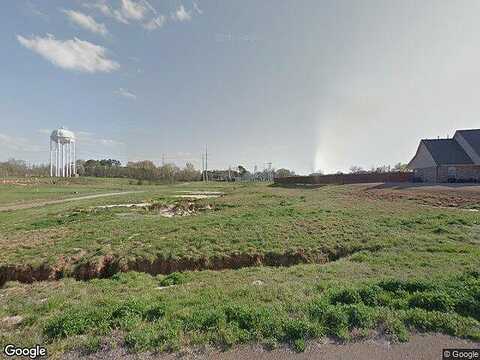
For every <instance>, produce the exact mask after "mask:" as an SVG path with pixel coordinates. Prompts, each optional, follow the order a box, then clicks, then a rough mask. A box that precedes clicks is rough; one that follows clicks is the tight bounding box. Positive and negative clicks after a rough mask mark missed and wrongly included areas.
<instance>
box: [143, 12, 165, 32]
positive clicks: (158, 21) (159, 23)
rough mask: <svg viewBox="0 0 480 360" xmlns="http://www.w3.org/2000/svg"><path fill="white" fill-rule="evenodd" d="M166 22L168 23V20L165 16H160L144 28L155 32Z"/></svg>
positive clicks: (144, 25)
mask: <svg viewBox="0 0 480 360" xmlns="http://www.w3.org/2000/svg"><path fill="white" fill-rule="evenodd" d="M166 21H167V18H166V17H165V16H163V15H160V16H157V17H155V18H153V19H152V20H150V21H149V22H147V23H145V24H143V27H144V28H145V29H147V30H155V29H158V28H161V27H162V26H163V25H164V24H165V22H166Z"/></svg>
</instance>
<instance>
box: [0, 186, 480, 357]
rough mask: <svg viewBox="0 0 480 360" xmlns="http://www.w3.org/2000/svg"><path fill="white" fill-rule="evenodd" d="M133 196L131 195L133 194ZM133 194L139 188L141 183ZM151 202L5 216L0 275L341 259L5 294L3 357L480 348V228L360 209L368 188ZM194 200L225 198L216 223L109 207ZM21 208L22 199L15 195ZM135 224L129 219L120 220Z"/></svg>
mask: <svg viewBox="0 0 480 360" xmlns="http://www.w3.org/2000/svg"><path fill="white" fill-rule="evenodd" d="M129 186H130V185H127V186H126V188H128V187H129ZM132 186H133V185H132ZM135 188H137V189H138V188H140V189H142V190H144V191H145V192H144V193H136V194H129V195H122V196H119V197H115V198H101V199H92V200H84V201H80V202H75V203H66V204H56V205H49V206H45V207H42V208H35V209H26V210H16V211H12V212H5V213H1V212H0V246H1V248H2V252H1V253H0V263H5V264H7V263H10V264H41V263H45V262H46V263H49V264H55V262H56V261H58V258H59V257H60V256H64V257H68V256H77V257H78V259H77V260H75V261H77V262H78V263H83V262H87V261H94V260H95V259H97V258H99V257H101V256H102V255H113V256H115V257H116V258H119V259H133V258H148V259H155V258H158V257H163V258H168V257H172V258H182V257H188V258H211V257H214V256H222V255H225V254H232V253H250V254H262V253H270V252H278V253H285V252H289V251H303V252H305V253H307V254H310V253H314V252H334V253H338V254H343V255H344V256H343V257H342V258H340V259H339V260H338V261H335V262H331V263H329V264H326V265H315V264H306V265H297V266H292V267H289V268H281V267H280V268H271V267H256V268H244V269H239V270H225V271H216V272H215V271H201V272H185V273H173V274H170V275H168V276H162V275H158V276H151V275H148V274H141V273H135V272H129V273H121V274H116V275H114V276H113V277H112V278H110V279H95V280H91V281H88V282H79V281H75V280H73V279H63V280H61V281H57V282H41V283H35V284H31V285H27V284H19V283H12V282H11V283H7V285H6V286H5V287H4V288H3V289H1V290H0V295H1V296H0V319H2V318H4V317H7V316H14V315H19V316H22V318H23V321H22V322H21V324H20V325H17V326H14V327H8V326H7V325H6V323H3V322H0V344H4V343H7V342H13V343H19V344H25V345H29V344H35V343H42V344H47V347H48V349H49V351H50V353H51V354H53V355H54V356H59V355H60V354H61V353H63V352H65V351H67V350H69V349H73V348H79V349H82V350H83V351H86V352H95V351H96V350H97V349H99V347H100V345H101V343H102V341H106V339H109V338H111V336H112V335H114V340H111V341H113V342H116V343H118V345H119V346H125V347H127V348H128V349H129V351H132V352H142V351H176V350H178V349H180V348H183V347H185V346H196V345H204V344H210V345H212V346H216V347H219V348H229V347H231V346H234V345H236V344H241V343H249V342H258V343H260V344H262V345H263V346H265V347H266V348H273V347H276V346H278V345H279V344H282V343H287V344H289V346H291V347H292V348H293V349H295V350H296V351H303V350H304V349H305V347H306V346H307V345H308V341H309V340H310V339H317V338H321V337H324V336H331V337H335V338H337V339H339V340H341V341H353V340H356V339H358V338H359V337H362V336H365V337H368V336H372V334H373V333H374V332H377V331H380V332H382V333H383V334H384V335H385V336H387V337H389V338H391V339H392V340H393V341H406V340H408V337H409V334H410V332H411V331H421V332H443V333H446V334H451V335H454V336H459V337H465V338H470V339H476V340H479V339H480V324H479V321H480V318H479V314H480V277H479V273H478V272H475V271H474V270H477V271H478V269H477V265H478V259H479V256H480V248H479V244H480V216H479V215H478V214H477V213H475V212H469V211H461V210H458V209H444V208H434V207H425V206H421V205H419V204H416V203H415V202H414V201H409V200H399V201H396V202H392V201H387V200H382V199H380V198H379V199H377V200H366V199H364V198H362V197H361V194H360V192H359V190H358V188H357V187H354V186H353V187H349V186H327V187H322V188H317V189H283V188H275V187H268V186H266V185H256V184H254V185H252V184H233V185H231V184H209V185H203V184H198V183H197V184H195V183H192V184H188V185H180V184H179V185H172V186H152V185H146V186H136V185H135ZM185 190H216V191H223V192H225V193H226V196H224V197H222V198H217V199H205V200H201V201H200V202H202V203H210V204H212V205H214V209H213V210H210V211H205V212H202V213H199V214H198V215H196V216H190V217H181V218H171V219H167V218H162V217H158V216H155V214H153V213H150V212H145V211H142V210H125V209H110V210H100V211H99V210H97V211H91V209H90V208H91V207H92V206H94V205H97V204H113V203H126V202H145V201H158V202H164V203H171V202H174V201H176V200H175V199H174V198H173V197H172V195H174V194H177V193H178V191H185ZM12 196H13V195H12ZM128 211H129V212H131V214H130V215H132V216H119V213H125V212H128Z"/></svg>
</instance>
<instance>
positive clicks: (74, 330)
mask: <svg viewBox="0 0 480 360" xmlns="http://www.w3.org/2000/svg"><path fill="white" fill-rule="evenodd" d="M102 310H104V309H92V310H87V309H82V308H72V309H70V310H67V311H66V312H63V313H62V314H60V315H57V316H55V317H53V318H52V319H50V320H49V321H48V322H47V323H46V325H45V327H44V333H45V335H46V336H47V338H49V339H57V338H65V337H68V336H71V335H82V334H85V333H87V332H88V331H90V330H92V329H97V330H98V331H99V332H100V331H105V330H106V329H107V328H108V315H109V314H108V313H107V312H106V311H102Z"/></svg>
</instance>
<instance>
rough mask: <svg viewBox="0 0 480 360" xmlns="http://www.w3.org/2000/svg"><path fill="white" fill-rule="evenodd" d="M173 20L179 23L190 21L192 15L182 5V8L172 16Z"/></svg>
mask: <svg viewBox="0 0 480 360" xmlns="http://www.w3.org/2000/svg"><path fill="white" fill-rule="evenodd" d="M172 19H173V20H177V21H189V20H191V19H192V15H191V14H190V12H188V11H187V10H185V8H184V7H183V5H180V7H179V8H178V9H177V10H176V11H175V12H174V13H173V14H172Z"/></svg>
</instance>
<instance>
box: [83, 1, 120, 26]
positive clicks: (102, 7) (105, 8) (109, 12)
mask: <svg viewBox="0 0 480 360" xmlns="http://www.w3.org/2000/svg"><path fill="white" fill-rule="evenodd" d="M84 6H85V7H88V8H94V9H97V10H99V11H100V12H101V13H102V14H103V15H104V16H107V17H109V18H112V19H115V20H117V21H118V22H121V23H123V24H128V23H129V22H128V20H127V19H126V18H125V17H124V16H123V14H122V12H121V11H120V10H117V9H112V8H111V7H110V6H109V5H107V4H106V2H105V1H104V0H103V1H102V0H100V1H98V2H96V3H94V4H84Z"/></svg>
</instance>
